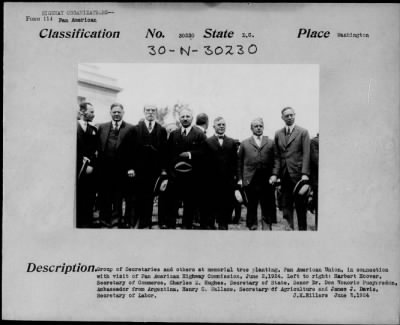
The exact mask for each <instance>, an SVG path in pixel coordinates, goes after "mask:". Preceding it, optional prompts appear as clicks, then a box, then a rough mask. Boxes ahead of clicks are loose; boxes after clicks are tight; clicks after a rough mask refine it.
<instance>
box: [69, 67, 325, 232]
mask: <svg viewBox="0 0 400 325" xmlns="http://www.w3.org/2000/svg"><path fill="white" fill-rule="evenodd" d="M78 69H79V73H78V96H77V100H78V104H77V112H78V113H77V114H78V123H77V182H76V189H77V195H76V207H77V210H76V226H77V227H78V228H113V229H114V228H124V229H130V228H135V229H185V230H186V229H199V230H215V229H217V230H268V231H273V230H285V231H286V230H289V231H290V230H301V231H305V230H313V231H315V230H317V225H318V202H317V200H318V144H319V129H318V116H319V115H318V113H319V110H318V99H319V66H318V65H311V64H310V65H250V64H247V65H227V64H226V65H205V64H198V65H183V64H174V65H172V64H156V65H155V64H128V63H124V64H117V63H111V64H99V63H97V64H90V63H87V64H80V65H79V67H78Z"/></svg>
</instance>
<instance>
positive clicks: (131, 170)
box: [128, 169, 136, 178]
mask: <svg viewBox="0 0 400 325" xmlns="http://www.w3.org/2000/svg"><path fill="white" fill-rule="evenodd" d="M135 175H136V174H135V171H134V170H133V169H129V170H128V177H130V178H133V177H135Z"/></svg>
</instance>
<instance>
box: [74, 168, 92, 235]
mask: <svg viewBox="0 0 400 325" xmlns="http://www.w3.org/2000/svg"><path fill="white" fill-rule="evenodd" d="M76 184H77V186H76V226H77V227H78V228H89V227H91V226H92V223H93V207H94V202H95V198H96V191H95V185H94V177H93V176H92V175H82V176H81V178H80V179H79V180H77V183H76Z"/></svg>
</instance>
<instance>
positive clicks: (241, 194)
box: [235, 187, 247, 205]
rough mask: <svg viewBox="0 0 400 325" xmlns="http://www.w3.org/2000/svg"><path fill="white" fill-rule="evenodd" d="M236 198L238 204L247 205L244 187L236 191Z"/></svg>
mask: <svg viewBox="0 0 400 325" xmlns="http://www.w3.org/2000/svg"><path fill="white" fill-rule="evenodd" d="M235 198H236V201H238V203H240V204H244V205H247V195H246V193H245V191H244V189H243V188H242V187H239V188H238V189H236V190H235Z"/></svg>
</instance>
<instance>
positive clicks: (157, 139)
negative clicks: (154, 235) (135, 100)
mask: <svg viewBox="0 0 400 325" xmlns="http://www.w3.org/2000/svg"><path fill="white" fill-rule="evenodd" d="M156 115H157V107H156V106H154V105H146V106H145V107H144V116H145V119H144V120H143V121H140V122H139V124H138V126H137V138H136V145H137V159H136V175H137V176H136V177H137V189H138V191H137V196H136V198H137V214H138V216H139V228H140V229H143V228H151V227H152V216H153V199H154V195H153V191H154V186H155V183H156V181H157V178H158V177H159V176H160V175H161V174H163V175H167V172H166V145H167V131H166V129H165V128H163V127H162V126H161V125H160V124H159V123H157V122H156V120H155V118H156ZM162 203H163V202H159V206H158V212H159V213H158V216H159V219H160V217H161V218H162V217H163V214H164V211H162V207H161V208H160V204H162ZM159 222H160V226H161V227H162V226H163V225H165V222H164V221H163V220H159Z"/></svg>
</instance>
